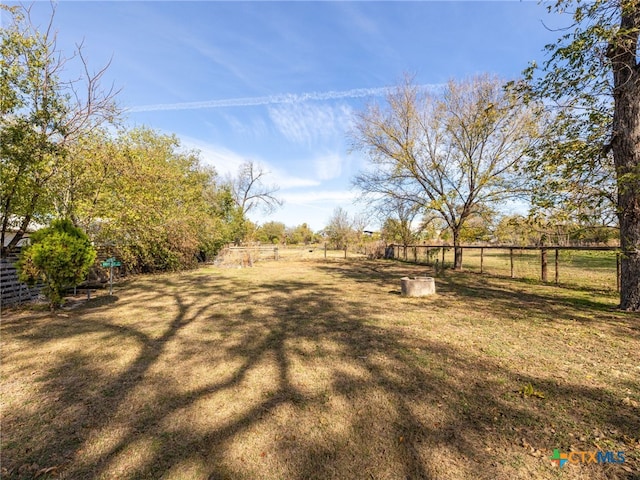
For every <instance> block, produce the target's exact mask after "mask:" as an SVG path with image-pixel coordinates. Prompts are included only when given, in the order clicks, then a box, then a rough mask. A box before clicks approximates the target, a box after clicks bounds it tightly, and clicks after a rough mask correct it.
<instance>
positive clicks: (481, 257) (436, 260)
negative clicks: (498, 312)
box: [388, 245, 620, 291]
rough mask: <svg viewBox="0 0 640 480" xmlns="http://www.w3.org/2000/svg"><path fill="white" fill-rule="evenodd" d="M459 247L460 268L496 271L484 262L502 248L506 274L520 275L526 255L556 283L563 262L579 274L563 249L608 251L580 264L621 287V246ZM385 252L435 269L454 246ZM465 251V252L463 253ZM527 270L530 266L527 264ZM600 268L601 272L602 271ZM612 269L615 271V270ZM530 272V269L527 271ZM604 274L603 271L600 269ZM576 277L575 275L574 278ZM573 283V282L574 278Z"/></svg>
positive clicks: (543, 277)
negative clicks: (605, 255)
mask: <svg viewBox="0 0 640 480" xmlns="http://www.w3.org/2000/svg"><path fill="white" fill-rule="evenodd" d="M459 248H461V249H462V262H463V263H462V267H463V269H470V270H478V271H479V273H495V272H492V268H493V270H496V269H497V268H496V262H495V261H493V262H489V263H488V262H487V259H495V257H496V252H499V251H502V252H503V253H502V254H498V255H499V256H500V257H501V258H502V259H503V260H505V261H508V270H507V271H508V275H509V276H510V277H511V278H516V277H518V278H520V277H523V275H519V274H518V272H517V268H516V265H517V264H518V263H519V261H520V263H522V257H523V256H525V257H527V258H526V260H527V263H528V264H529V265H532V264H533V263H534V262H535V264H537V267H536V268H537V275H536V276H537V278H538V279H539V280H541V281H543V282H549V281H550V273H551V272H550V270H551V268H552V269H553V272H552V273H553V277H552V278H553V282H554V283H555V284H559V283H561V282H560V277H561V271H562V269H563V266H562V264H563V263H564V264H565V267H566V269H567V273H568V274H569V275H575V274H579V271H580V269H579V268H577V267H576V268H573V267H572V268H568V265H569V264H570V263H576V262H575V261H574V262H570V261H569V260H570V259H569V260H567V256H566V255H564V259H563V252H610V253H609V254H608V255H609V256H610V257H611V258H610V259H608V260H607V259H604V260H605V262H604V263H606V265H604V267H603V266H602V263H603V262H602V261H600V262H598V264H597V265H596V263H595V262H592V265H590V264H589V262H588V261H587V262H582V263H583V265H582V268H583V269H584V270H585V271H590V270H591V271H595V270H602V272H605V271H608V272H610V279H611V281H613V280H614V275H615V283H616V289H617V290H618V291H619V290H620V249H619V248H618V247H581V246H580V247H579V246H575V247H564V246H543V247H520V246H513V245H506V246H505V245H501V246H495V245H491V246H478V245H461V246H459ZM388 252H389V253H388V256H390V257H393V258H395V259H399V260H404V261H408V262H415V263H424V264H427V265H434V266H436V268H437V269H444V266H445V262H446V260H447V256H448V258H449V260H450V263H451V264H453V252H454V247H453V246H452V245H390V248H389V250H388ZM465 252H467V254H465ZM469 252H473V255H471V258H472V259H473V266H471V267H470V268H467V267H468V263H467V264H465V259H466V258H468V257H469V256H470V255H469ZM529 270H531V269H530V268H529ZM602 272H601V273H602ZM614 272H615V273H614ZM501 273H506V272H504V266H502V269H501ZM528 273H529V275H528V276H531V275H530V273H531V272H530V271H529V272H528ZM603 275H604V273H603ZM574 280H575V278H574ZM574 283H575V282H574Z"/></svg>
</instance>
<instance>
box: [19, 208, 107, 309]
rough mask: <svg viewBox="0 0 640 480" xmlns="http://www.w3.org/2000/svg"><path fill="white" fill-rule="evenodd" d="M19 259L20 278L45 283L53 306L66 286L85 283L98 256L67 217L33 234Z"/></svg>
mask: <svg viewBox="0 0 640 480" xmlns="http://www.w3.org/2000/svg"><path fill="white" fill-rule="evenodd" d="M30 240H31V243H30V245H28V246H27V247H25V248H24V249H23V250H22V252H21V255H20V260H19V261H18V270H19V272H20V279H21V280H22V281H25V282H28V283H30V284H34V283H38V282H42V283H44V285H45V288H44V293H45V295H46V296H47V298H48V299H49V305H50V307H51V309H52V310H53V309H55V308H57V307H58V306H60V304H61V303H62V299H63V294H64V290H65V288H68V287H70V286H74V285H77V284H79V283H80V282H82V280H83V279H84V278H85V276H86V275H87V272H88V271H89V268H90V267H91V265H93V262H94V261H95V258H96V250H95V249H94V248H93V246H92V245H91V242H90V241H89V237H87V235H86V234H85V233H84V232H83V231H82V230H80V229H79V228H76V227H74V226H73V223H72V222H71V221H70V220H68V219H63V220H54V221H53V222H52V223H51V226H50V227H46V228H43V229H40V230H38V231H37V232H35V233H33V234H32V235H31V237H30Z"/></svg>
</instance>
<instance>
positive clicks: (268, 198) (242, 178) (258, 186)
mask: <svg viewBox="0 0 640 480" xmlns="http://www.w3.org/2000/svg"><path fill="white" fill-rule="evenodd" d="M268 174H269V172H267V171H266V170H264V169H263V168H262V166H260V165H258V164H256V163H255V162H253V161H248V162H244V163H243V164H242V165H240V168H239V169H238V174H237V176H235V177H233V178H230V179H229V185H230V187H231V193H232V195H233V198H234V200H235V202H236V204H237V205H238V207H239V208H240V209H241V211H242V214H243V215H246V214H247V213H248V212H250V211H251V210H253V209H255V208H256V207H260V208H262V210H263V211H264V212H265V213H272V212H273V211H275V210H276V209H277V208H278V207H280V206H282V203H283V202H282V200H281V199H279V198H278V197H276V196H275V194H276V193H277V192H278V191H279V190H280V188H279V187H278V186H277V185H267V184H265V183H264V182H263V180H264V178H265V177H266V176H267V175H268Z"/></svg>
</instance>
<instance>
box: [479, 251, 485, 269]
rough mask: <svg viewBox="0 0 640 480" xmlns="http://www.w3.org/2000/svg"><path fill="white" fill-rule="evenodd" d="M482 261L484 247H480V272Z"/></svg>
mask: <svg viewBox="0 0 640 480" xmlns="http://www.w3.org/2000/svg"><path fill="white" fill-rule="evenodd" d="M483 263H484V248H480V274H482V267H483Z"/></svg>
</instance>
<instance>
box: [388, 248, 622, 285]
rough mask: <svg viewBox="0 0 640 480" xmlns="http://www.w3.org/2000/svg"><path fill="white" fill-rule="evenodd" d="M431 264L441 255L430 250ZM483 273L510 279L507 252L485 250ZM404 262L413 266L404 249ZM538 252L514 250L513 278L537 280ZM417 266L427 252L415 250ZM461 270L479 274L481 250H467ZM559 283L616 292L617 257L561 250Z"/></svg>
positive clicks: (550, 257) (551, 254)
mask: <svg viewBox="0 0 640 480" xmlns="http://www.w3.org/2000/svg"><path fill="white" fill-rule="evenodd" d="M431 252H432V253H431V255H432V256H431V258H430V259H429V263H432V262H434V261H435V259H436V258H437V259H438V261H442V251H441V250H438V251H436V250H435V249H432V250H431ZM400 256H401V258H402V259H404V251H403V250H402V247H400ZM483 257H484V258H483V261H482V270H483V272H484V273H488V274H490V275H495V276H506V277H508V276H510V275H511V258H510V254H509V249H508V248H506V249H489V248H486V249H485V250H484V255H483ZM407 261H408V262H414V261H415V256H414V253H413V248H412V247H409V248H408V249H407ZM540 261H541V260H540V251H539V250H518V249H514V255H513V274H514V277H515V278H519V279H525V280H536V281H537V280H540V271H541V267H540ZM555 261H556V259H555V251H554V250H551V249H550V250H548V253H547V280H548V282H550V283H554V282H555ZM418 262H421V263H427V257H426V250H425V249H424V248H419V249H418ZM452 264H453V248H449V249H448V250H446V251H445V265H447V266H451V265H452ZM462 264H463V268H464V269H465V270H467V271H471V272H477V273H479V272H480V249H479V248H466V249H464V253H463V256H462ZM558 283H559V284H561V285H565V286H569V287H573V288H577V289H591V290H601V291H611V292H615V291H616V289H617V285H616V253H615V252H612V251H611V252H610V251H586V250H560V251H559V256H558Z"/></svg>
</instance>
